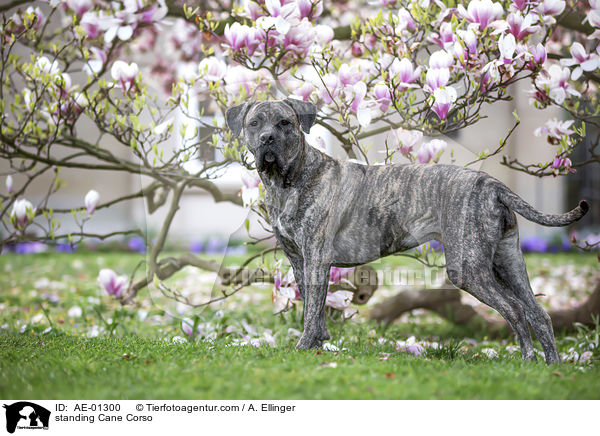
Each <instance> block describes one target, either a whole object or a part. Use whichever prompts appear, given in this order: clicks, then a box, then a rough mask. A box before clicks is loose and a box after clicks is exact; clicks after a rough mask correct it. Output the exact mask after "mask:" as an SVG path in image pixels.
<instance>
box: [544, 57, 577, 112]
mask: <svg viewBox="0 0 600 436" xmlns="http://www.w3.org/2000/svg"><path fill="white" fill-rule="evenodd" d="M570 76H571V73H570V71H569V69H568V68H561V67H560V66H559V65H556V64H553V65H551V66H550V68H548V70H542V71H541V72H540V74H539V75H538V77H537V78H536V79H535V84H536V86H537V88H539V89H540V90H542V91H543V93H544V94H543V95H539V92H538V91H537V90H534V91H533V96H534V98H535V99H536V100H538V101H540V102H541V103H544V99H545V98H547V97H549V98H551V99H552V100H554V101H555V102H556V103H557V104H562V103H563V102H564V101H565V99H566V98H567V96H568V95H572V96H579V95H581V94H579V92H577V90H575V89H574V88H573V87H572V86H571V85H570V84H569V82H568V81H569V77H570Z"/></svg>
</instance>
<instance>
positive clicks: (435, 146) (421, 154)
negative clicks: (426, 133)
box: [417, 139, 448, 164]
mask: <svg viewBox="0 0 600 436" xmlns="http://www.w3.org/2000/svg"><path fill="white" fill-rule="evenodd" d="M447 146H448V144H447V143H446V141H444V140H442V139H432V140H431V141H429V142H427V143H425V144H423V145H422V146H421V147H420V148H419V151H417V159H418V160H419V163H422V164H425V163H429V162H432V161H433V162H437V161H438V160H439V158H440V156H441V155H442V153H443V152H444V150H445V149H446V147H447Z"/></svg>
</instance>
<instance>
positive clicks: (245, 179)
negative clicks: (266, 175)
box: [241, 170, 262, 207]
mask: <svg viewBox="0 0 600 436" xmlns="http://www.w3.org/2000/svg"><path fill="white" fill-rule="evenodd" d="M241 177H242V202H243V203H244V207H250V206H251V205H252V204H254V203H255V202H256V201H258V198H259V195H260V188H259V185H260V184H261V183H262V181H261V180H260V177H259V176H258V173H257V172H256V171H248V170H245V171H244V172H242V175H241Z"/></svg>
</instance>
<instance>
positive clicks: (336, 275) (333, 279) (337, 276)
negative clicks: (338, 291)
mask: <svg viewBox="0 0 600 436" xmlns="http://www.w3.org/2000/svg"><path fill="white" fill-rule="evenodd" d="M352 273H354V268H341V267H337V266H332V267H331V269H330V270H329V284H330V285H331V284H337V283H339V282H340V281H341V280H342V279H343V278H346V277H348V276H349V275H350V274H352Z"/></svg>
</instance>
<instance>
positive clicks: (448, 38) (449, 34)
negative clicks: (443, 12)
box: [431, 21, 456, 50]
mask: <svg viewBox="0 0 600 436" xmlns="http://www.w3.org/2000/svg"><path fill="white" fill-rule="evenodd" d="M431 40H432V41H433V42H435V43H436V44H437V45H439V46H440V47H441V48H443V49H444V50H449V49H451V48H452V47H453V46H454V41H456V35H455V34H454V32H453V31H452V25H451V24H450V23H448V22H447V21H446V22H443V23H442V24H441V25H440V34H439V35H438V34H437V33H434V34H433V35H432V36H431Z"/></svg>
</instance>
